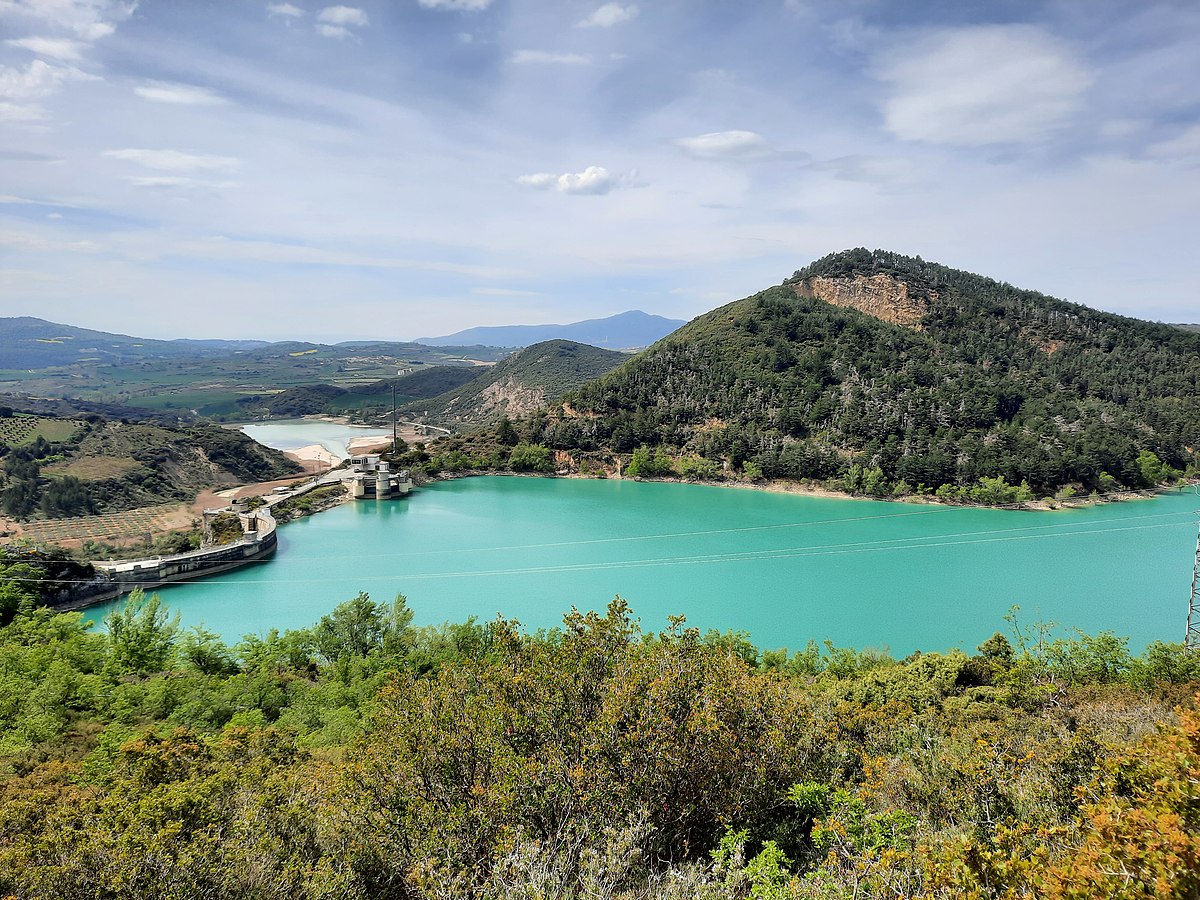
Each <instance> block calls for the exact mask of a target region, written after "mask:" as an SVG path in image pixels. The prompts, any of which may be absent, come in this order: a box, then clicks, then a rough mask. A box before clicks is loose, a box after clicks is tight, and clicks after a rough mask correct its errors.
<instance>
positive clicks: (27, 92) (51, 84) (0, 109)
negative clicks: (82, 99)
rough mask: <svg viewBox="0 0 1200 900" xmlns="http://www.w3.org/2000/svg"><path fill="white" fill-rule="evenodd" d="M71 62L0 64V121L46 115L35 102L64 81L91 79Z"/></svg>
mask: <svg viewBox="0 0 1200 900" xmlns="http://www.w3.org/2000/svg"><path fill="white" fill-rule="evenodd" d="M95 80H97V79H96V76H94V75H88V74H87V73H86V72H81V71H79V70H78V69H76V68H74V67H72V66H52V65H50V64H49V63H47V62H45V61H43V60H40V59H35V60H34V61H33V62H31V63H30V64H29V65H28V66H26V67H25V68H24V69H19V68H13V67H10V66H0V121H4V120H8V121H16V122H33V121H37V120H39V119H44V118H46V111H45V109H44V108H43V107H42V106H41V104H40V103H38V102H36V101H38V100H41V99H43V98H46V97H49V96H51V95H52V94H55V93H57V92H58V91H59V90H60V89H61V88H62V86H63V84H65V83H66V82H68V81H95Z"/></svg>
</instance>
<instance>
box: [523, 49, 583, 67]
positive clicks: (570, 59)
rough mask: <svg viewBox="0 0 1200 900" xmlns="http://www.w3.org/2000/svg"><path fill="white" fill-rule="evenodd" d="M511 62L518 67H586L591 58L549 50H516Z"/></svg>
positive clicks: (580, 54)
mask: <svg viewBox="0 0 1200 900" xmlns="http://www.w3.org/2000/svg"><path fill="white" fill-rule="evenodd" d="M512 61H513V62H514V63H517V64H518V65H530V64H533V65H539V64H550V65H564V66H586V65H587V64H588V63H590V62H591V61H592V58H591V57H590V56H588V55H587V54H586V53H555V52H553V51H551V50H518V51H517V52H516V53H514V54H513V55H512Z"/></svg>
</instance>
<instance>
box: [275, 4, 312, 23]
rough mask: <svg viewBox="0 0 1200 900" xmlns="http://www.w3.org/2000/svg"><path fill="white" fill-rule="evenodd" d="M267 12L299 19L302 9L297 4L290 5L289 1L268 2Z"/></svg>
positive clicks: (286, 17)
mask: <svg viewBox="0 0 1200 900" xmlns="http://www.w3.org/2000/svg"><path fill="white" fill-rule="evenodd" d="M267 14H268V15H272V16H280V17H281V18H284V19H299V18H300V17H301V16H303V15H304V10H302V9H301V8H300V7H298V6H292V4H290V3H268V4H267Z"/></svg>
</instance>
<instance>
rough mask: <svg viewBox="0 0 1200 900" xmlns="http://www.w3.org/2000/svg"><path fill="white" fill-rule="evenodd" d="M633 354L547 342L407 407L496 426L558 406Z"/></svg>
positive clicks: (433, 417) (435, 417)
mask: <svg viewBox="0 0 1200 900" xmlns="http://www.w3.org/2000/svg"><path fill="white" fill-rule="evenodd" d="M628 358H629V357H628V356H627V355H626V354H624V353H620V352H618V351H616V350H601V349H600V348H599V347H591V346H589V345H587V344H578V343H576V342H574V341H564V340H554V341H543V342H542V343H540V344H533V345H532V346H530V347H526V348H525V349H524V350H521V351H519V352H517V353H514V354H513V355H512V356H510V357H508V358H507V359H505V360H503V361H502V362H499V363H497V364H496V365H494V366H492V367H491V368H489V369H484V370H482V371H480V372H478V373H477V375H476V377H475V378H474V379H472V380H471V381H468V382H467V383H466V384H463V385H461V386H456V387H455V388H454V389H453V390H450V391H447V392H446V393H444V394H441V395H440V396H437V397H433V398H431V399H429V400H424V401H421V402H418V403H410V404H408V405H407V406H405V408H404V410H405V413H406V414H408V415H414V416H420V417H422V418H424V419H426V420H428V421H431V422H444V423H454V424H466V425H489V424H495V423H496V422H498V421H499V419H500V418H501V417H502V416H508V415H511V416H517V415H522V414H524V413H528V412H530V411H531V410H532V408H533V407H541V406H545V405H548V404H555V403H557V402H558V401H559V400H561V399H562V398H563V396H564V395H566V394H567V393H568V392H570V391H573V390H575V389H576V388H578V387H579V386H580V385H582V384H584V383H586V382H588V381H591V380H592V379H595V378H598V377H600V376H601V375H603V374H604V373H605V372H610V371H612V370H613V369H614V368H616V367H617V366H619V365H620V364H621V363H623V362H624V361H625V360H627V359H628ZM505 393H507V394H510V395H513V396H514V397H517V396H518V395H519V400H516V401H515V402H512V403H511V404H510V402H509V401H507V400H505V399H504V397H503V396H501V395H502V394H505ZM510 406H511V408H510ZM522 407H530V408H528V409H527V408H522Z"/></svg>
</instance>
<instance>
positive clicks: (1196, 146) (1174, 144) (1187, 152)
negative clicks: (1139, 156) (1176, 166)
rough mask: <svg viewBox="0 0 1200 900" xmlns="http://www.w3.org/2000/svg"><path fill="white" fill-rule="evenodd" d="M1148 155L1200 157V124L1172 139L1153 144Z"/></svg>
mask: <svg viewBox="0 0 1200 900" xmlns="http://www.w3.org/2000/svg"><path fill="white" fill-rule="evenodd" d="M1146 155H1147V156H1154V157H1159V158H1166V159H1178V158H1184V157H1200V125H1193V126H1192V127H1191V128H1188V129H1186V130H1185V131H1183V132H1181V133H1180V134H1177V135H1176V136H1175V137H1173V138H1171V139H1170V140H1166V141H1160V142H1159V143H1157V144H1153V145H1152V146H1150V147H1149V148H1147V150H1146Z"/></svg>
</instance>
